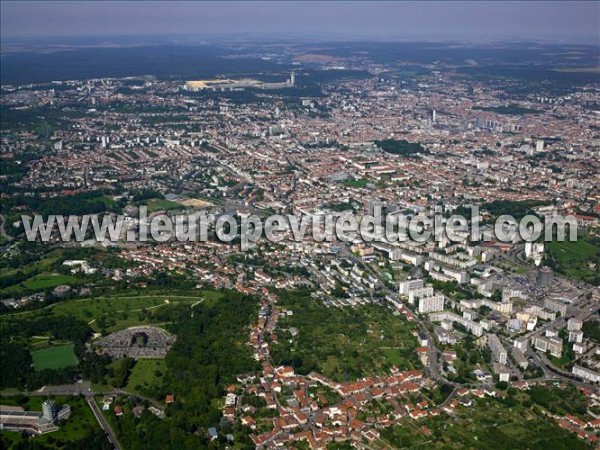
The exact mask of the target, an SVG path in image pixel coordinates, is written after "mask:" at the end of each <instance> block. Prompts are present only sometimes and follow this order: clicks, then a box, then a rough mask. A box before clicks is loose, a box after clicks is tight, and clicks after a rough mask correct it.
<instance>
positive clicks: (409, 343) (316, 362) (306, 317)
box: [271, 291, 419, 381]
mask: <svg viewBox="0 0 600 450" xmlns="http://www.w3.org/2000/svg"><path fill="white" fill-rule="evenodd" d="M278 306H279V307H281V308H284V309H290V310H292V311H293V315H291V316H285V317H284V318H282V319H281V320H280V322H279V325H278V327H277V334H278V342H277V343H276V344H275V343H274V344H272V346H271V356H272V358H273V361H274V362H275V364H288V365H292V366H293V367H294V368H295V369H296V370H297V372H298V373H301V374H304V373H308V372H310V371H311V370H316V371H317V372H320V373H322V374H323V375H325V376H327V377H330V378H332V379H334V380H340V381H342V380H348V379H357V378H361V377H364V376H372V375H382V374H386V373H389V369H390V368H391V366H393V365H396V366H398V367H399V368H401V369H413V368H416V367H418V366H419V363H418V362H417V360H416V355H415V351H414V350H415V348H416V346H417V339H416V337H415V336H413V332H414V331H415V325H414V324H412V323H409V322H408V321H407V320H406V319H404V318H403V317H401V316H395V315H394V314H393V313H392V311H390V310H389V309H387V308H382V307H381V306H375V305H371V306H362V307H357V308H338V309H333V308H327V307H326V306H324V305H323V303H322V302H320V301H319V300H315V299H313V298H312V297H310V295H309V293H308V292H305V291H296V292H282V293H280V300H279V302H278ZM291 327H294V328H297V329H298V331H299V333H298V336H296V337H294V338H292V337H291V336H290V333H289V331H288V330H289V328H291Z"/></svg>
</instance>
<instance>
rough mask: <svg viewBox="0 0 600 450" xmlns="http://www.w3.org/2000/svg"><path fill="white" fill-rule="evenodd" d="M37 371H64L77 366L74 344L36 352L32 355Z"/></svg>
mask: <svg viewBox="0 0 600 450" xmlns="http://www.w3.org/2000/svg"><path fill="white" fill-rule="evenodd" d="M31 357H32V359H33V366H34V367H35V370H38V371H39V370H44V369H62V368H63V367H70V366H76V365H77V357H76V356H75V353H74V352H73V344H65V345H58V346H54V347H48V348H44V349H41V350H36V351H34V352H33V353H32V354H31Z"/></svg>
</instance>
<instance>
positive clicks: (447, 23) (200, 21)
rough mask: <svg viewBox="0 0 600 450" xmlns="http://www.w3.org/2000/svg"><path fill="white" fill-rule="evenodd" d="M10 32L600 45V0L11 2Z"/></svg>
mask: <svg viewBox="0 0 600 450" xmlns="http://www.w3.org/2000/svg"><path fill="white" fill-rule="evenodd" d="M0 12H1V19H0V20H1V21H0V25H1V26H0V33H1V37H2V38H25V37H62V36H129V35H131V36H135V35H157V36H158V35H176V34H187V35H201V36H213V35H219V36H225V37H227V36H234V35H238V36H239V35H252V36H264V37H278V38H286V37H288V38H309V39H310V38H314V39H319V38H324V37H326V38H336V39H356V38H366V39H378V40H443V39H448V40H457V41H465V42H478V41H485V40H487V41H503V40H540V41H555V42H586V43H596V44H600V42H599V41H600V1H564V2H563V1H550V2H546V1H528V2H525V1H524V2H519V1H508V2H496V1H480V2H475V1H456V2H446V1H443V2H437V1H425V2H423V1H421V2H412V1H406V2H400V1H398V2H394V1H391V2H376V1H367V2H358V1H357V2H346V1H330V2H326V1H279V2H276V1H263V2H253V1H241V2H237V1H221V2H210V1H206V2H205V1H197V2H194V1H190V2H180V1H161V2H147V1H118V2H114V1H79V2H75V1H29V0H26V1H9V0H2V2H1V3H0Z"/></svg>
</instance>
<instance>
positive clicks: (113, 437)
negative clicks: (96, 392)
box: [85, 395, 123, 450]
mask: <svg viewBox="0 0 600 450" xmlns="http://www.w3.org/2000/svg"><path fill="white" fill-rule="evenodd" d="M85 401H86V402H87V404H88V405H89V406H90V408H91V410H92V412H93V413H94V416H95V417H96V420H97V421H98V423H99V424H100V426H101V427H102V429H103V430H104V433H105V434H106V437H107V438H108V440H109V441H110V443H111V444H112V445H113V447H114V448H115V449H116V450H122V448H123V447H121V444H120V443H119V440H118V439H117V436H116V434H115V433H114V431H113V430H112V428H111V427H110V425H109V423H108V422H107V421H106V418H105V417H104V415H103V414H102V411H100V408H99V407H98V403H96V399H95V398H94V396H93V395H88V396H86V397H85Z"/></svg>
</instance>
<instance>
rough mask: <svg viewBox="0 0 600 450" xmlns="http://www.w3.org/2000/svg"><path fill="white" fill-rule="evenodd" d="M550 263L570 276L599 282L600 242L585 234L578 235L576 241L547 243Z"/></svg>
mask: <svg viewBox="0 0 600 450" xmlns="http://www.w3.org/2000/svg"><path fill="white" fill-rule="evenodd" d="M548 251H549V253H550V259H551V265H552V266H553V267H554V268H555V269H556V270H557V271H558V272H561V273H564V274H565V275H568V276H570V277H573V278H576V279H580V280H584V281H587V282H591V283H593V284H596V285H598V284H600V242H599V241H598V240H592V238H591V237H589V236H587V235H579V236H578V238H577V241H575V242H570V241H564V242H557V241H552V242H550V243H549V244H548Z"/></svg>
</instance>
